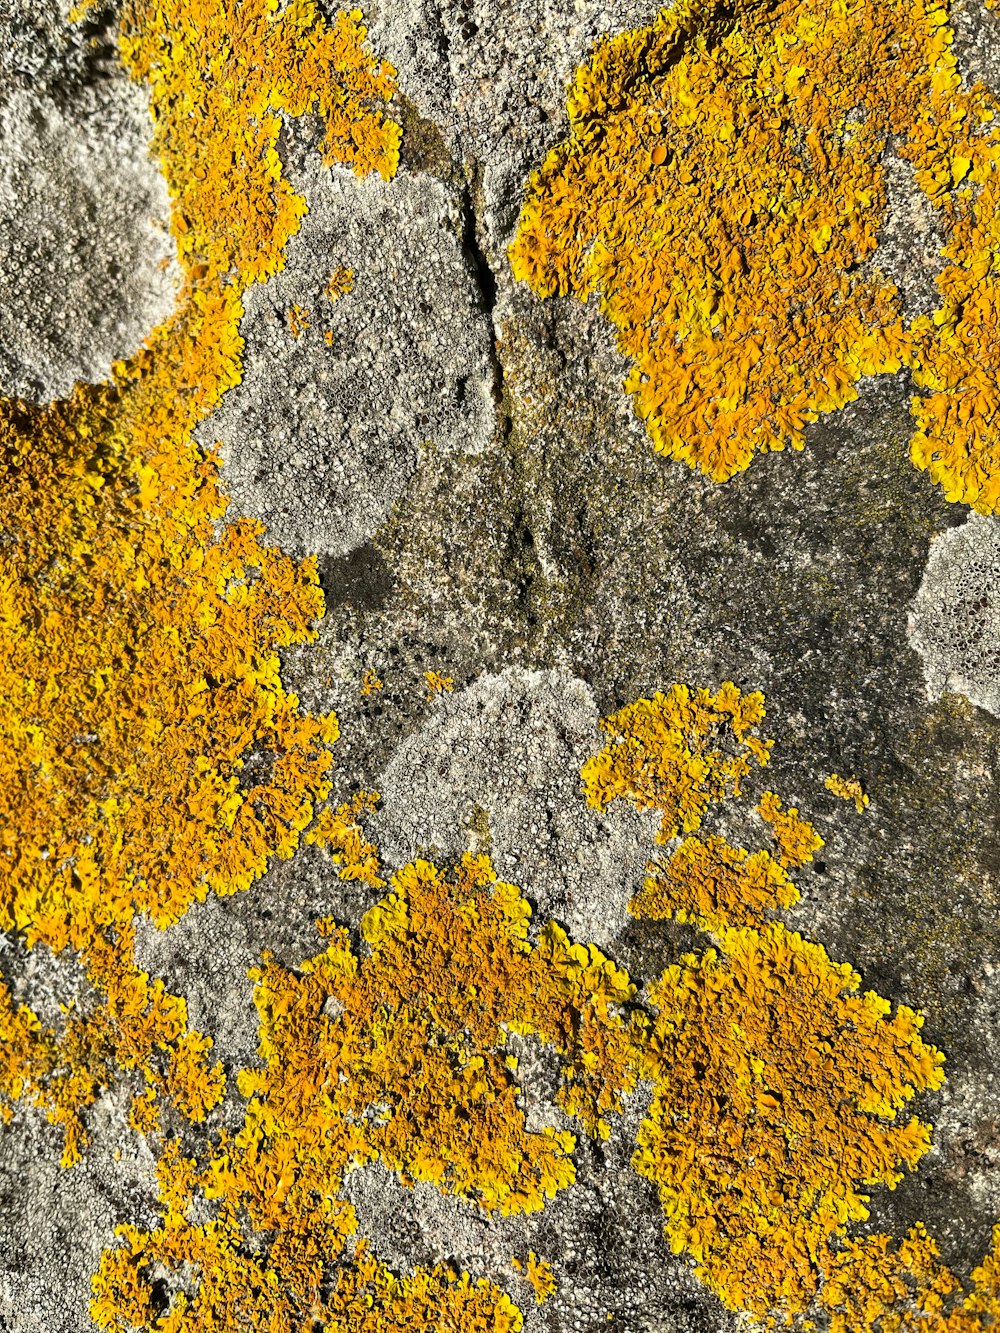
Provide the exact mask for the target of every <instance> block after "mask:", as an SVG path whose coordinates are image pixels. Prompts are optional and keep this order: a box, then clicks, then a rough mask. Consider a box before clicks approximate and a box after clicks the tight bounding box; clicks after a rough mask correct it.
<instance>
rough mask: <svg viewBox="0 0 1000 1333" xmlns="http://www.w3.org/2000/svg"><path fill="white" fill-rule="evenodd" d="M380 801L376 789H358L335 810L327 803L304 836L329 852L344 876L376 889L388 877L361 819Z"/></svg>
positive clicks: (343, 877) (307, 840)
mask: <svg viewBox="0 0 1000 1333" xmlns="http://www.w3.org/2000/svg"><path fill="white" fill-rule="evenodd" d="M379 800H380V797H379V793H378V792H377V791H359V792H356V793H355V795H354V796H352V797H351V799H350V800H349V801H345V802H344V804H343V805H339V806H338V807H337V809H336V810H331V809H330V807H329V806H327V807H326V808H325V809H323V810H321V811H320V812H319V815H318V816H317V818H316V822H315V824H313V826H312V828H311V829H310V830H309V832H308V833H307V834H306V838H305V840H306V842H309V843H314V844H316V846H318V847H325V848H326V849H327V851H329V852H330V855H331V856H332V857H333V861H334V864H335V865H336V866H337V867H338V874H339V875H340V878H341V879H356V880H361V882H362V883H364V884H367V885H369V886H370V887H371V888H373V889H379V888H381V887H382V886H383V885H384V884H385V880H384V879H382V877H381V875H380V870H381V866H380V863H379V851H378V848H377V847H376V846H375V844H374V843H373V842H370V841H369V840H368V839H367V838H366V837H365V833H364V829H363V828H362V826H361V822H360V821H361V818H362V816H364V815H365V814H370V813H371V812H372V811H373V810H375V809H376V807H377V806H378V803H379Z"/></svg>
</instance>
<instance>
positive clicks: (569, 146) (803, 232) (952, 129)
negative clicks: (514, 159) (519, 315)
mask: <svg viewBox="0 0 1000 1333" xmlns="http://www.w3.org/2000/svg"><path fill="white" fill-rule="evenodd" d="M951 47H952V33H951V30H950V28H949V26H948V11H947V6H946V5H944V4H941V3H938V2H937V0H835V2H834V3H831V4H825V3H818V2H817V0H737V3H736V4H735V5H726V4H722V3H721V0H680V3H678V4H676V5H674V6H672V7H671V8H669V9H666V10H664V11H662V12H661V13H660V15H659V16H658V17H657V18H656V19H655V21H654V22H653V23H652V24H651V25H650V26H649V27H645V28H638V29H635V30H633V31H630V32H626V33H623V34H620V35H616V36H609V37H606V38H603V39H601V40H600V41H599V42H598V44H597V46H596V47H595V49H594V51H593V53H592V55H591V57H590V59H589V60H588V61H587V63H586V64H585V65H584V66H583V67H582V68H581V69H580V70H579V71H578V72H577V75H576V77H575V79H574V81H573V84H572V87H571V89H570V93H569V99H568V110H569V118H570V136H569V138H568V139H566V140H565V141H564V142H563V143H561V144H559V145H558V146H557V147H556V148H554V149H553V150H552V151H551V153H550V154H549V156H548V157H547V158H546V160H545V162H544V163H543V165H542V166H541V168H540V169H539V170H538V171H537V172H536V173H535V174H534V176H533V177H532V179H531V181H530V183H529V186H528V190H527V195H526V199H525V203H524V207H523V211H522V215H521V222H520V229H519V231H518V234H517V237H516V239H515V241H514V243H513V245H512V247H511V251H510V255H511V262H512V265H513V270H514V274H515V276H517V277H519V278H524V279H526V280H527V281H528V282H530V283H531V285H532V286H533V287H534V289H535V290H536V291H537V292H538V293H539V294H540V295H542V296H549V295H555V294H573V295H576V296H578V297H579V298H580V299H583V300H585V299H586V298H587V297H588V296H589V295H590V294H591V293H598V294H599V296H600V300H601V305H602V308H603V310H604V311H605V313H606V314H607V316H608V318H609V319H610V320H611V322H612V324H613V325H614V326H615V328H616V329H617V331H618V342H619V346H620V348H621V350H622V351H623V352H624V353H625V354H626V356H627V357H628V358H629V359H630V361H631V363H632V368H631V370H630V372H629V375H628V378H627V381H626V388H627V390H628V392H629V393H630V394H631V395H632V396H633V398H634V402H635V407H636V410H637V412H638V414H639V415H640V417H642V419H643V420H644V421H645V423H646V426H647V429H648V431H649V434H650V437H651V439H652V442H653V445H654V447H655V448H656V449H657V450H658V451H660V452H661V453H664V454H666V455H668V456H669V457H672V458H677V459H681V460H683V461H684V462H686V463H688V464H690V465H691V466H693V467H697V468H699V469H700V470H701V471H703V472H705V473H706V474H707V475H708V476H710V477H712V478H714V479H715V480H718V481H724V480H726V479H727V478H729V477H731V476H732V475H733V474H734V473H736V472H738V471H740V470H741V469H743V468H746V467H747V466H748V465H749V463H750V461H751V459H752V458H753V457H754V455H755V454H758V453H761V452H765V451H767V450H771V449H782V448H784V447H785V446H786V445H788V444H791V445H792V446H794V447H796V448H801V447H802V445H803V441H804V438H805V428H806V425H807V424H808V423H809V422H811V421H815V420H816V419H817V418H818V417H819V416H820V415H821V414H822V413H826V412H831V411H833V410H835V409H836V408H838V407H842V406H843V405H844V404H846V403H848V402H849V401H851V400H852V399H853V398H855V397H856V396H857V389H856V385H857V383H858V381H859V380H860V378H861V377H862V376H863V375H871V374H879V373H886V372H891V371H894V370H897V369H899V368H900V367H901V366H904V365H906V366H909V367H910V368H911V369H912V371H913V377H914V382H915V384H916V385H917V388H918V394H917V396H916V397H915V398H914V399H913V406H912V410H913V415H914V418H915V423H916V424H915V430H914V434H913V438H912V441H911V453H912V457H913V461H914V462H915V464H916V465H917V466H918V467H921V468H925V469H926V470H927V471H928V472H929V473H930V475H931V477H932V478H933V479H934V480H935V481H936V482H938V483H940V484H941V485H942V486H943V487H944V490H945V492H946V494H947V496H948V498H949V499H952V500H961V501H964V502H966V503H968V504H971V505H974V506H975V507H976V508H978V509H981V510H983V511H984V512H986V511H992V510H994V509H995V508H997V506H998V504H1000V433H998V432H1000V391H998V389H997V383H998V379H1000V375H998V371H1000V360H998V358H1000V351H998V349H1000V338H998V337H997V326H998V322H1000V283H998V281H997V278H996V276H995V274H994V273H993V256H994V255H995V254H996V253H997V250H998V248H1000V222H998V220H997V219H998V217H1000V208H998V203H1000V130H998V129H997V127H996V124H995V118H996V116H997V112H998V110H1000V103H998V101H997V99H996V98H995V97H993V96H992V94H990V93H989V92H987V90H986V89H984V88H983V87H982V86H979V85H977V86H975V87H973V88H969V89H966V88H963V87H962V83H961V78H960V75H959V71H958V69H957V66H956V60H955V57H954V55H953V53H952V49H951ZM890 143H891V144H892V148H893V151H894V152H896V153H898V154H899V155H900V156H901V157H902V158H903V159H904V160H905V161H906V162H907V163H909V165H910V166H911V167H912V168H913V170H914V176H915V181H916V184H917V186H918V188H919V189H920V190H922V191H923V192H924V194H925V195H926V196H927V197H928V199H929V200H930V201H931V203H932V204H933V205H934V206H935V207H936V208H938V209H939V210H940V215H941V220H942V224H943V227H944V230H945V234H946V244H945V247H944V251H943V255H942V259H943V265H944V266H943V269H942V271H941V273H940V274H939V275H938V277H937V279H936V281H937V288H938V293H939V302H940V304H939V306H938V308H937V309H936V310H935V311H934V312H933V313H932V314H931V315H921V316H919V317H917V318H916V319H914V320H913V321H912V322H910V323H909V324H907V323H906V322H905V321H904V318H903V313H902V305H901V300H900V295H899V292H898V290H897V288H896V286H895V285H894V283H893V282H892V281H891V280H890V278H889V277H887V276H886V274H885V273H884V272H883V271H882V270H881V268H880V266H879V253H878V234H879V229H880V228H881V226H882V225H883V222H884V220H885V218H886V211H887V200H886V183H885V171H884V166H883V158H884V155H885V153H886V151H887V149H888V147H889V145H890Z"/></svg>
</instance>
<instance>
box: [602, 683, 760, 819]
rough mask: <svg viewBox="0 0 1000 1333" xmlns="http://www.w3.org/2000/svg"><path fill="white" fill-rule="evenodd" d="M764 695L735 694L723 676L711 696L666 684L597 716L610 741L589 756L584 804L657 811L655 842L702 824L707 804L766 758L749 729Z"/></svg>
mask: <svg viewBox="0 0 1000 1333" xmlns="http://www.w3.org/2000/svg"><path fill="white" fill-rule="evenodd" d="M763 719H764V696H763V695H762V694H759V693H754V694H746V695H744V694H741V693H740V691H739V689H737V687H736V686H735V685H734V684H733V683H732V681H726V682H725V684H723V685H722V686H721V687H720V688H719V690H718V692H717V693H716V694H714V695H713V694H711V693H710V692H709V691H708V690H698V691H697V692H695V693H692V691H691V690H690V689H689V688H688V687H687V686H686V685H673V686H671V688H670V690H669V692H668V693H667V694H661V693H657V694H654V695H653V697H652V699H639V700H638V701H637V702H636V703H633V704H629V705H628V706H627V707H626V708H622V709H621V710H620V711H619V712H617V713H613V714H612V715H611V716H610V717H607V718H604V719H603V721H602V722H601V726H602V727H603V729H604V730H605V731H606V732H608V733H609V734H610V735H611V736H612V737H613V738H614V743H613V744H612V745H609V746H606V747H605V748H604V749H603V750H602V751H601V752H600V754H597V755H595V756H594V757H593V758H592V759H588V760H587V762H586V764H584V767H583V788H584V792H585V794H586V797H587V802H588V804H590V805H592V806H593V807H594V808H595V809H596V810H605V809H607V807H608V806H609V805H610V804H611V802H612V801H613V800H615V799H616V798H618V797H622V798H624V799H626V800H628V801H631V802H632V804H633V805H635V807H636V809H638V810H658V811H660V812H661V816H662V818H661V824H660V831H659V833H658V834H657V839H656V840H657V842H669V841H670V839H671V838H674V837H676V836H677V834H678V833H680V832H681V830H682V829H683V831H684V832H685V833H693V832H694V831H695V830H696V829H698V828H699V827H700V825H701V821H702V817H703V816H704V814H705V811H706V810H707V809H708V807H709V805H711V804H713V803H715V802H718V801H722V800H725V798H726V796H727V795H728V794H729V793H731V792H732V793H736V794H738V793H739V790H740V782H741V780H742V779H743V778H745V777H746V776H747V775H748V774H749V773H750V771H751V769H752V767H753V765H754V764H758V765H763V764H766V763H767V759H768V754H769V751H770V747H771V742H770V741H762V740H761V739H760V738H759V737H758V736H757V735H755V734H754V732H755V729H756V728H757V726H758V725H759V724H760V723H761V722H762V721H763Z"/></svg>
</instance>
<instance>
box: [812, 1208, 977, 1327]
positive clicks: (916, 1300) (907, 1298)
mask: <svg viewBox="0 0 1000 1333" xmlns="http://www.w3.org/2000/svg"><path fill="white" fill-rule="evenodd" d="M998 1247H1000V1227H998V1228H994V1231H993V1248H992V1249H991V1251H990V1253H989V1254H988V1255H987V1256H986V1258H985V1259H984V1260H983V1262H982V1264H981V1265H980V1266H979V1267H978V1268H976V1269H975V1270H974V1271H973V1274H972V1282H973V1288H972V1291H971V1292H969V1293H968V1294H967V1295H965V1294H964V1293H963V1291H962V1285H961V1283H960V1282H959V1281H958V1279H957V1278H956V1277H955V1276H954V1274H953V1273H951V1272H950V1271H949V1270H948V1268H947V1267H946V1266H945V1265H944V1264H943V1263H942V1262H941V1252H940V1248H939V1247H938V1245H937V1243H936V1242H935V1241H934V1240H933V1239H932V1237H931V1236H929V1235H928V1233H927V1229H926V1228H925V1227H924V1226H923V1224H922V1223H919V1222H918V1223H917V1224H916V1226H914V1227H912V1228H911V1229H910V1231H909V1232H908V1233H907V1235H906V1236H905V1237H904V1238H903V1239H902V1240H901V1241H899V1242H898V1243H893V1242H892V1239H891V1238H890V1237H889V1236H885V1235H874V1236H866V1237H864V1238H862V1239H857V1240H853V1239H852V1240H848V1241H846V1242H845V1243H844V1244H843V1246H841V1247H840V1248H839V1249H838V1250H837V1251H836V1252H834V1253H831V1254H830V1255H828V1256H827V1258H826V1261H825V1264H824V1282H823V1286H822V1288H821V1290H820V1293H819V1297H818V1302H817V1303H818V1305H819V1308H820V1309H821V1310H822V1311H823V1312H824V1313H825V1314H826V1315H827V1316H828V1318H829V1324H828V1328H829V1333H980V1330H982V1329H983V1328H992V1327H994V1326H995V1322H996V1320H997V1317H998V1316H1000V1281H998V1278H1000V1272H998V1266H997V1259H996V1252H997V1249H998Z"/></svg>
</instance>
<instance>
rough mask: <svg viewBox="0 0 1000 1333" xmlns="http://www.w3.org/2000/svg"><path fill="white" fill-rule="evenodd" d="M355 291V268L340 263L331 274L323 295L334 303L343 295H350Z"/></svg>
mask: <svg viewBox="0 0 1000 1333" xmlns="http://www.w3.org/2000/svg"><path fill="white" fill-rule="evenodd" d="M353 291H354V270H353V269H350V268H347V267H346V266H345V265H344V264H338V265H337V267H336V268H335V269H334V270H333V272H332V273H331V274H330V280H329V281H328V282H327V284H326V286H325V287H324V288H323V295H324V296H325V297H326V299H327V300H328V301H329V302H330V304H331V305H332V304H333V302H334V301H339V300H340V298H341V297H342V296H349V295H350V293H351V292H353Z"/></svg>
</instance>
